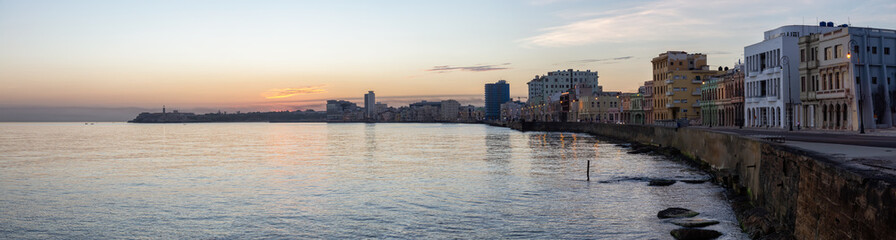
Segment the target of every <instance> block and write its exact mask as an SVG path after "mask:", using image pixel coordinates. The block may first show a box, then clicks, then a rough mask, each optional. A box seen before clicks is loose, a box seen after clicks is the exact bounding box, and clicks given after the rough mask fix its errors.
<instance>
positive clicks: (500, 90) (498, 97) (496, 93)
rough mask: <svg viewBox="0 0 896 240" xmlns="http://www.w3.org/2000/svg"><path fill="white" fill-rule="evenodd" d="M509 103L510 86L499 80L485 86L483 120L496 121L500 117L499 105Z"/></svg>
mask: <svg viewBox="0 0 896 240" xmlns="http://www.w3.org/2000/svg"><path fill="white" fill-rule="evenodd" d="M508 101H510V84H507V81H504V80H500V81H498V82H495V83H487V84H485V118H486V119H488V120H497V119H498V118H500V117H501V104H503V103H505V102H508Z"/></svg>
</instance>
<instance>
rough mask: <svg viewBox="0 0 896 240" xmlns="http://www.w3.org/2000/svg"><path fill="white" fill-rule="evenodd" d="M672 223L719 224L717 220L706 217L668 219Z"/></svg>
mask: <svg viewBox="0 0 896 240" xmlns="http://www.w3.org/2000/svg"><path fill="white" fill-rule="evenodd" d="M670 222H671V223H672V224H675V225H678V226H682V227H692V228H695V227H706V226H711V225H716V224H719V221H716V220H708V219H675V220H672V221H670Z"/></svg>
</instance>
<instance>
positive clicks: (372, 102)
mask: <svg viewBox="0 0 896 240" xmlns="http://www.w3.org/2000/svg"><path fill="white" fill-rule="evenodd" d="M364 110H365V112H366V114H365V117H367V119H374V118H376V95H374V94H373V91H368V92H367V94H364Z"/></svg>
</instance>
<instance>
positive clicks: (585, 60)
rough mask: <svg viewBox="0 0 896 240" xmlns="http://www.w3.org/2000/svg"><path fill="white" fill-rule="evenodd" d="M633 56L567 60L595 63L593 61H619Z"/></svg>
mask: <svg viewBox="0 0 896 240" xmlns="http://www.w3.org/2000/svg"><path fill="white" fill-rule="evenodd" d="M632 58H635V57H634V56H625V57H614V58H602V59H582V60H574V61H569V62H570V63H595V62H606V61H620V60H628V59H632Z"/></svg>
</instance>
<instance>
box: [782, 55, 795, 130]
mask: <svg viewBox="0 0 896 240" xmlns="http://www.w3.org/2000/svg"><path fill="white" fill-rule="evenodd" d="M781 63H783V64H782V65H784V66H787V68H785V69H784V70H785V71H781V72H782V73H783V74H784V81H785V82H787V101H789V103H788V108H787V109H788V111H789V112H790V114H789V115H790V118H789V119H787V121H788V122H790V124H789V125H790V130H789V131H793V94H791V92H792V91H791V89H790V85H791V84H790V73H789V72H788V71H787V70H790V58H788V57H787V56H781Z"/></svg>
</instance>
